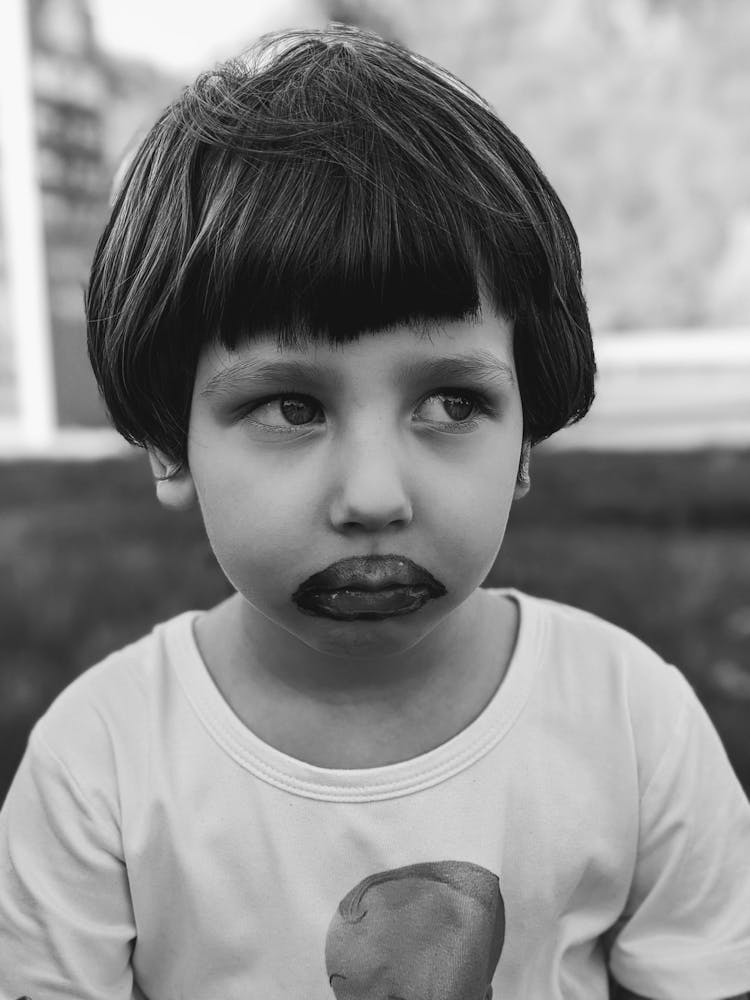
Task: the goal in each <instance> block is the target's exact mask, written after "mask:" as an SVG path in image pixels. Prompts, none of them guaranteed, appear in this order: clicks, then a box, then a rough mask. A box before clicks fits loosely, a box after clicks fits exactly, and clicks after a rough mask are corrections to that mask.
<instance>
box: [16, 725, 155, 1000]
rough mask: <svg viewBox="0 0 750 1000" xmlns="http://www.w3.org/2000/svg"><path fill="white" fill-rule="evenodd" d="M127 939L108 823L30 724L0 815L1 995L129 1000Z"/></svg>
mask: <svg viewBox="0 0 750 1000" xmlns="http://www.w3.org/2000/svg"><path fill="white" fill-rule="evenodd" d="M134 937H135V930H134V922H133V914H132V907H131V903H130V894H129V891H128V880H127V874H126V870H125V864H124V860H123V857H122V850H121V846H120V836H119V831H118V828H117V822H116V817H115V816H114V815H112V814H111V810H109V809H108V808H107V806H106V804H105V800H104V798H103V797H102V799H101V800H100V801H97V798H96V796H95V795H92V793H91V790H87V791H86V792H84V790H83V789H82V788H81V786H80V783H79V782H78V781H77V780H76V776H75V775H74V774H73V773H71V770H70V768H69V767H66V765H65V764H64V763H63V762H62V761H61V760H60V759H58V758H57V757H56V756H55V754H54V753H53V752H52V751H51V750H50V748H49V747H48V746H47V744H46V743H45V741H44V739H43V737H42V735H41V733H40V731H39V725H37V727H36V728H35V729H34V730H33V731H32V734H31V737H30V740H29V745H28V748H27V751H26V754H25V756H24V758H23V760H22V762H21V765H20V767H19V769H18V771H17V773H16V776H15V778H14V781H13V784H12V785H11V788H10V790H9V792H8V795H7V797H6V800H5V803H4V805H3V809H2V812H0V997H1V998H2V1000H10V998H15V997H18V996H21V995H23V994H26V995H28V996H30V997H34V998H37V997H39V998H44V1000H57V998H62V997H65V998H70V997H72V996H75V997H76V998H77V1000H102V998H104V997H107V998H108V1000H131V997H134V996H136V995H138V994H137V991H136V992H134V988H133V975H132V971H131V964H130V958H131V951H132V944H133V940H134Z"/></svg>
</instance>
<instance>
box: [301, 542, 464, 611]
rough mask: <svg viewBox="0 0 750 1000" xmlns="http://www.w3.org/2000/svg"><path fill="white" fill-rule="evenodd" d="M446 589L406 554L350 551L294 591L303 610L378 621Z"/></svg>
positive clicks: (413, 607)
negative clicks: (364, 553)
mask: <svg viewBox="0 0 750 1000" xmlns="http://www.w3.org/2000/svg"><path fill="white" fill-rule="evenodd" d="M446 593H447V590H446V588H445V587H444V586H443V584H442V583H440V582H439V581H438V580H436V579H435V577H434V576H432V574H431V573H429V572H428V571H427V570H426V569H424V568H423V567H422V566H419V565H417V563H415V562H413V561H412V560H411V559H408V558H407V557H406V556H399V555H385V556H351V557H350V558H348V559H341V560H339V561H338V562H335V563H333V564H332V565H331V566H327V567H326V568H325V569H324V570H321V572H320V573H314V574H313V575H312V576H311V577H309V578H308V579H307V580H305V582H304V583H302V584H301V585H300V586H299V587H298V589H297V590H296V591H295V592H294V594H292V600H293V601H294V603H295V604H296V605H297V607H298V608H299V610H300V611H302V612H304V613H305V614H310V615H318V616H321V617H324V618H334V619H336V620H337V621H354V620H356V619H366V620H377V619H382V618H391V617H394V616H396V615H407V614H411V613H412V612H413V611H418V610H419V609H420V608H421V607H423V606H424V605H425V604H426V603H427V601H429V600H432V599H433V598H435V597H442V596H443V595H444V594H446Z"/></svg>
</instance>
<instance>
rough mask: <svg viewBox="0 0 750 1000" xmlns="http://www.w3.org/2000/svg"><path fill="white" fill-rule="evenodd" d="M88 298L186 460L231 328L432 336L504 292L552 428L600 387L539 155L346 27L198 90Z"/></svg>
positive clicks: (112, 387) (468, 100)
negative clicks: (191, 430) (201, 387)
mask: <svg viewBox="0 0 750 1000" xmlns="http://www.w3.org/2000/svg"><path fill="white" fill-rule="evenodd" d="M84 297H85V308H86V316H87V336H88V352H89V358H90V360H91V364H92V367H93V370H94V374H95V376H96V380H97V383H98V385H99V389H100V392H101V394H102V396H103V398H104V401H105V403H106V405H107V408H108V410H109V413H110V416H111V419H112V422H113V424H114V426H115V427H116V429H117V430H118V431H119V432H120V433H121V434H122V435H123V436H124V437H125V438H126V439H127V440H128V441H130V442H131V443H133V444H137V445H140V446H146V445H153V446H156V447H157V448H160V449H161V450H162V451H163V452H165V453H166V454H167V455H168V456H169V457H170V458H171V459H172V460H173V461H176V462H177V463H178V464H180V465H181V464H184V463H185V462H186V461H187V436H188V425H189V420H190V406H191V399H192V392H193V384H194V379H195V371H196V365H197V362H198V358H199V356H200V353H201V350H202V349H203V348H204V347H205V346H206V345H207V344H209V343H211V342H218V343H221V344H222V345H223V346H224V347H225V348H228V349H231V348H234V347H236V346H237V345H238V344H239V343H241V342H243V341H245V340H246V339H247V338H249V339H252V337H253V336H258V335H265V336H268V335H270V334H275V335H276V339H277V344H278V346H279V347H280V348H299V347H303V346H305V345H306V344H309V343H311V342H315V341H325V342H327V343H329V344H331V345H340V344H346V343H348V342H352V341H355V340H357V339H359V338H360V337H361V336H362V335H364V334H367V333H368V332H381V331H385V330H387V329H389V328H391V327H393V326H396V325H407V326H408V327H409V328H412V329H414V330H415V331H416V332H418V333H420V335H424V334H426V335H427V336H429V330H430V328H431V327H432V328H434V327H435V325H436V324H440V323H441V322H446V321H453V320H467V319H469V320H470V319H472V318H476V317H478V316H480V315H481V303H482V301H483V300H484V301H486V302H489V303H490V304H491V305H492V307H493V308H494V310H495V312H496V314H497V315H499V316H502V317H504V318H506V319H508V320H510V321H511V322H512V323H513V331H514V332H513V350H514V359H515V364H516V370H517V375H518V382H519V390H520V395H521V402H522V407H523V414H524V435H525V437H526V438H527V439H529V440H530V441H531V443H532V444H536V443H538V442H539V441H542V440H544V439H545V438H547V437H549V436H550V435H551V434H553V433H554V432H555V431H557V430H559V429H560V428H561V427H563V426H566V425H567V424H570V423H573V422H575V421H577V420H580V419H581V417H583V416H584V415H585V413H586V412H587V411H588V410H589V408H590V406H591V404H592V402H593V398H594V376H595V371H596V365H595V360H594V352H593V344H592V338H591V330H590V326H589V319H588V313H587V309H586V302H585V299H584V295H583V289H582V284H581V257H580V250H579V245H578V239H577V237H576V233H575V230H574V228H573V225H572V223H571V221H570V218H569V217H568V214H567V212H566V211H565V208H564V207H563V205H562V204H561V202H560V200H559V198H558V197H557V195H556V194H555V192H554V190H553V188H552V186H551V185H550V183H549V182H548V180H547V179H546V177H545V176H544V174H543V173H542V171H541V170H540V168H539V166H538V165H537V164H536V162H535V161H534V159H533V158H532V156H531V155H530V153H529V152H528V150H527V149H526V147H525V146H524V145H523V144H522V143H521V142H520V141H519V140H518V138H517V137H516V136H515V135H514V134H513V133H512V132H511V131H510V130H509V129H508V128H507V127H506V126H505V125H504V124H503V123H502V122H501V121H500V120H499V119H498V117H497V115H496V114H495V113H494V112H493V110H492V108H491V107H490V106H489V105H488V104H487V102H486V101H484V100H483V98H481V97H480V96H479V95H478V94H477V93H476V92H474V91H473V90H472V89H471V88H469V87H468V86H467V85H465V84H464V83H462V82H461V81H460V80H458V79H457V78H456V77H454V76H452V75H451V74H450V73H448V72H447V71H446V70H444V69H442V68H440V67H439V66H437V65H435V64H434V63H432V62H430V61H429V60H427V59H425V58H423V57H421V56H417V55H415V54H414V53H412V52H410V51H409V50H407V49H405V48H404V47H402V46H400V45H399V44H397V43H395V42H391V41H386V40H384V39H383V38H380V37H379V36H377V35H375V34H373V33H371V32H367V31H363V30H360V29H357V28H353V27H350V26H346V25H339V24H332V25H329V26H328V27H327V28H326V29H323V30H305V31H301V30H300V31H297V30H294V31H283V32H274V33H272V34H269V35H264V36H263V37H262V38H261V39H260V40H259V41H258V42H257V43H256V45H255V46H253V47H251V48H250V49H249V50H247V51H246V52H245V53H243V55H242V56H241V57H239V58H236V59H230V60H228V61H227V62H224V63H221V64H219V65H218V66H217V67H216V68H215V69H212V70H210V71H208V72H205V73H202V74H201V75H200V76H199V77H198V78H197V80H196V81H195V82H194V83H193V84H192V85H191V86H189V87H186V88H185V89H184V90H183V92H182V94H181V95H180V97H179V98H178V99H177V100H175V101H174V102H173V103H172V104H171V105H169V106H168V107H167V108H166V109H165V111H164V112H163V113H162V114H161V116H160V117H159V119H158V120H157V122H156V123H155V124H154V126H153V127H152V128H151V130H150V131H149V132H148V134H147V135H146V137H145V139H144V140H143V141H142V142H141V144H140V146H139V147H138V149H137V150H136V152H135V154H134V155H133V157H132V159H131V161H130V163H129V165H128V166H127V169H125V170H124V176H123V179H122V183H121V186H120V189H119V191H118V192H117V193H116V196H115V198H114V204H113V207H112V211H111V215H110V218H109V221H108V223H107V225H106V227H105V229H104V232H103V233H102V235H101V238H100V240H99V242H98V245H97V247H96V250H95V253H94V258H93V263H92V267H91V274H90V279H89V283H88V286H87V288H86V290H85V296H84Z"/></svg>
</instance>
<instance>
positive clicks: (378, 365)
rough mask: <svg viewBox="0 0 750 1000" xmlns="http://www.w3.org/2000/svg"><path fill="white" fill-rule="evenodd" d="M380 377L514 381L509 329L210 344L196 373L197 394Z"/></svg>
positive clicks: (491, 320)
mask: <svg viewBox="0 0 750 1000" xmlns="http://www.w3.org/2000/svg"><path fill="white" fill-rule="evenodd" d="M364 375H366V376H367V377H368V378H374V377H381V376H382V377H384V378H387V379H389V380H392V381H394V382H396V383H399V384H400V383H408V382H411V381H413V380H418V379H420V378H426V379H430V378H438V379H439V378H459V379H465V380H479V381H485V382H487V381H497V382H498V383H501V382H508V383H513V382H514V381H515V366H514V360H513V331H512V324H511V323H510V322H509V321H508V320H505V319H503V318H501V317H497V316H494V315H491V316H490V317H488V318H486V319H485V318H481V319H479V320H462V321H455V322H450V323H446V324H442V325H439V326H437V325H436V326H434V327H431V328H430V329H429V331H425V330H415V329H412V328H411V327H404V326H402V327H396V328H393V329H390V330H387V331H377V332H373V333H365V334H362V335H361V336H359V337H358V338H357V339H356V340H352V341H350V342H347V343H343V344H342V343H334V344H332V343H329V342H327V341H320V340H313V339H308V340H306V341H305V342H304V343H300V344H298V345H297V346H295V347H284V346H282V345H281V344H280V343H279V340H278V338H277V336H276V335H274V334H271V333H269V334H266V335H262V336H255V337H253V338H252V339H246V340H244V341H242V342H240V343H239V344H238V345H237V346H236V347H233V348H227V347H224V346H223V345H222V344H219V343H211V344H210V345H208V346H207V347H206V348H204V351H203V352H202V354H201V356H200V359H199V362H198V370H197V373H196V389H197V391H198V392H199V393H200V394H201V395H210V394H212V393H213V392H214V391H216V390H219V389H221V388H225V387H231V386H232V385H233V384H236V383H246V382H251V381H261V380H264V381H269V380H273V379H275V378H278V379H284V378H286V379H309V380H313V381H325V382H326V384H332V385H333V386H334V387H335V388H340V387H342V386H343V384H344V383H345V382H346V381H347V380H348V379H349V378H350V377H352V376H360V377H361V376H364Z"/></svg>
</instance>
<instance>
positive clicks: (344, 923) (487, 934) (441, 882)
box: [325, 861, 505, 1000]
mask: <svg viewBox="0 0 750 1000" xmlns="http://www.w3.org/2000/svg"><path fill="white" fill-rule="evenodd" d="M504 940H505V906H504V903H503V897H502V895H501V893H500V882H499V879H498V877H497V875H495V874H493V872H491V871H488V870H487V869H486V868H482V866H481V865H475V864H472V863H471V862H468V861H428V862H424V863H421V864H415V865H406V866H405V867H404V868H394V869H391V870H390V871H383V872H377V873H376V874H374V875H369V876H368V877H367V878H364V879H362V881H361V882H359V883H358V884H357V885H355V886H354V888H353V889H351V890H350V892H348V893H347V894H346V895H345V896H344V898H343V899H342V900H341V902H340V903H339V905H338V909H337V910H336V912H335V914H334V915H333V918H332V920H331V923H330V925H329V927H328V935H327V937H326V946H325V961H326V971H327V973H328V982H329V983H330V985H331V989H332V990H333V993H334V996H335V997H336V1000H491V997H492V985H491V983H492V976H493V975H494V972H495V969H496V967H497V964H498V961H499V960H500V954H501V952H502V950H503V941H504Z"/></svg>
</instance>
